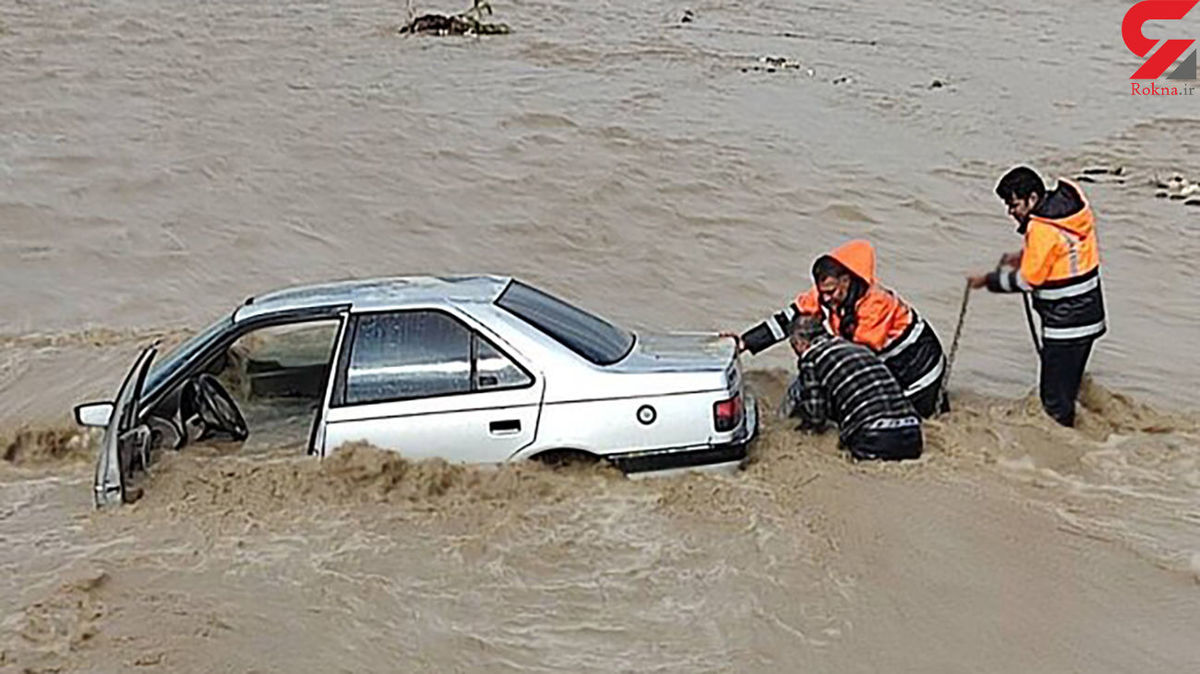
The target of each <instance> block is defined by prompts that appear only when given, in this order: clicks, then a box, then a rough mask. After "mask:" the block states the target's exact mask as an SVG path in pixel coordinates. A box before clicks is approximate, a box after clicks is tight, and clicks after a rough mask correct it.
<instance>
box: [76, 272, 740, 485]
mask: <svg viewBox="0 0 1200 674" xmlns="http://www.w3.org/2000/svg"><path fill="white" fill-rule="evenodd" d="M157 348H158V345H157V344H155V345H152V346H150V347H148V348H147V349H146V350H145V351H143V352H142V354H141V355H140V356H139V357H138V359H137V362H136V363H135V364H134V366H133V369H132V370H130V372H129V374H128V375H127V376H126V378H125V381H124V383H123V384H122V386H121V388H120V389H119V391H118V393H117V396H116V398H115V399H114V401H112V402H101V403H88V404H84V405H80V406H78V407H76V408H75V417H76V420H77V421H78V423H80V424H82V425H86V426H104V427H106V429H107V430H106V432H105V434H104V439H103V442H102V446H101V450H100V455H99V459H98V461H97V465H96V479H95V500H96V505H97V506H103V505H107V504H112V503H120V502H125V501H129V500H132V499H133V498H134V497H135V494H137V493H140V492H138V491H137V490H136V489H135V488H133V487H132V486H131V485H130V479H131V476H132V475H133V473H135V472H136V471H140V470H145V469H146V468H147V467H148V466H149V464H150V463H151V461H152V457H153V455H154V453H155V452H156V451H158V450H162V449H180V448H182V447H183V446H184V445H185V444H187V443H189V442H197V441H201V440H204V439H206V438H209V437H223V438H225V439H232V440H234V441H238V442H241V441H245V440H246V439H247V438H248V437H249V436H250V434H251V433H256V434H257V433H260V431H261V432H263V433H267V434H271V433H275V432H277V431H278V428H279V427H280V423H279V421H280V419H283V420H285V421H286V420H288V419H291V420H293V421H297V420H298V424H293V426H295V425H298V426H299V429H296V428H293V431H294V432H296V431H298V433H296V434H298V435H299V436H300V438H301V442H302V443H303V445H304V446H305V447H306V448H307V451H308V453H309V454H313V455H316V456H320V457H324V456H327V455H328V454H329V453H330V452H333V451H334V450H336V448H337V447H339V446H341V445H343V444H345V443H348V442H353V441H365V442H368V443H370V444H372V445H375V446H377V447H380V448H382V449H388V450H394V451H397V452H400V453H402V454H403V455H404V456H406V457H411V458H414V459H420V458H426V457H441V458H444V459H447V460H450V461H459V462H483V463H499V462H504V461H514V460H520V459H530V458H533V459H542V460H548V461H559V460H564V459H572V458H580V457H583V458H594V459H598V460H605V461H609V462H611V463H612V464H614V465H615V466H617V467H618V468H620V469H621V470H622V471H624V472H625V473H627V474H630V475H640V474H649V473H661V472H670V471H677V470H682V469H696V468H731V467H736V466H738V465H740V464H741V462H743V460H744V459H745V457H746V446H747V443H749V442H750V440H751V439H752V438H753V437H754V435H755V433H756V430H757V411H756V407H755V404H754V400H753V399H752V398H751V397H749V395H748V394H747V393H746V392H745V391H744V389H743V381H742V372H741V367H740V364H739V361H738V357H737V349H736V346H735V344H734V342H733V340H731V339H727V338H720V337H717V336H716V335H712V334H672V335H666V334H664V335H656V334H635V333H632V332H629V331H627V330H623V329H621V328H619V327H617V326H615V325H613V324H612V323H610V322H608V321H606V320H604V319H602V318H599V317H597V316H595V315H593V314H590V313H588V312H586V311H583V310H582V309H579V308H577V307H575V306H572V305H571V304H569V303H567V302H565V301H563V300H560V299H557V298H555V297H553V296H551V295H549V294H547V293H545V292H542V291H540V290H538V289H536V288H534V287H532V286H529V285H527V284H525V283H522V282H521V281H518V280H514V279H510V278H499V277H492V276H470V277H454V278H429V277H405V278H386V279H375V280H363V281H348V282H339V283H330V284H325V285H315V286H308V287H301V288H294V289H289V290H282V291H278V292H273V293H270V294H267V295H263V296H261V297H252V298H250V299H248V300H246V302H245V304H244V305H242V306H240V307H238V309H237V310H236V311H234V312H233V314H232V315H229V316H225V317H223V318H221V319H220V320H218V321H217V322H216V323H213V324H212V325H211V326H209V327H208V328H206V329H205V330H203V331H201V332H199V333H198V334H196V335H195V336H193V337H191V338H190V339H189V340H187V341H186V342H184V343H183V344H181V345H180V346H178V347H177V348H175V349H174V350H173V351H172V352H171V353H170V354H169V355H167V356H166V357H165V358H163V359H162V360H160V361H158V362H157V364H155V363H154V358H155V355H156V353H157ZM297 411H299V414H297ZM248 418H249V420H250V422H249V423H248V422H247V419H248ZM284 425H286V423H285V424H284ZM275 441H277V442H286V439H283V438H280V439H277V440H275Z"/></svg>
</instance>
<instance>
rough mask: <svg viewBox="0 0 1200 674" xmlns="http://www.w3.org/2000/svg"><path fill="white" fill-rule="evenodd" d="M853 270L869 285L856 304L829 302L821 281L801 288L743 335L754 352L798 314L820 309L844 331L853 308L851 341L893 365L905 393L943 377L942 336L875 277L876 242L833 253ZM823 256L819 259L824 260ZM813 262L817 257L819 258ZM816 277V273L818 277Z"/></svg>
mask: <svg viewBox="0 0 1200 674" xmlns="http://www.w3.org/2000/svg"><path fill="white" fill-rule="evenodd" d="M828 257H831V258H833V259H834V260H836V261H837V262H838V263H840V264H841V265H842V266H843V267H845V268H846V269H848V270H849V271H850V273H852V274H854V275H855V276H857V277H858V278H859V279H861V280H862V281H863V282H864V283H865V284H866V287H867V289H866V291H865V292H864V293H863V295H862V297H860V298H859V299H858V301H857V302H855V303H854V306H853V307H849V308H846V307H826V306H824V305H822V304H821V302H820V294H819V293H818V291H817V289H816V287H815V286H814V287H813V288H811V289H809V290H808V291H807V292H804V293H801V294H800V295H798V296H797V297H796V300H795V301H794V302H793V303H792V304H790V305H788V306H787V307H784V309H783V310H782V311H779V312H777V313H776V314H774V315H773V316H772V317H771V318H768V319H767V320H765V321H763V322H762V323H759V324H758V325H756V326H755V327H754V328H751V329H750V330H748V331H747V332H746V333H745V334H743V335H742V341H743V342H744V343H745V345H746V348H747V349H749V350H750V352H751V353H758V352H759V351H762V350H763V349H766V348H767V347H769V346H771V345H772V344H775V343H777V342H779V341H781V340H783V339H784V338H785V337H786V335H787V330H788V326H789V325H790V324H791V321H792V320H793V319H794V318H795V317H796V316H797V315H798V314H814V315H816V314H820V315H823V316H824V317H825V321H826V327H827V328H829V331H830V332H831V333H832V334H834V335H842V326H843V323H844V322H845V321H846V320H848V318H849V313H850V312H851V311H852V312H853V313H854V314H855V315H856V316H857V324H856V325H855V327H854V332H853V334H852V335H848V336H847V335H842V336H844V337H848V338H849V339H850V340H851V341H853V342H856V343H858V344H862V345H864V346H867V347H870V348H871V350H873V351H875V353H876V354H878V355H879V357H880V358H881V359H882V360H883V361H884V363H885V364H887V366H888V369H890V370H892V374H893V375H895V377H896V379H897V381H899V382H900V387H901V388H902V389H904V392H905V395H909V396H912V395H914V394H917V393H920V392H922V391H924V390H925V389H926V388H928V387H929V386H932V385H934V384H936V383H937V382H938V381H940V378H941V375H942V371H943V370H944V368H945V357H944V354H943V352H942V346H941V342H940V341H939V340H938V338H937V335H936V334H935V333H934V331H933V328H932V326H929V325H928V324H927V323H926V322H925V321H924V320H923V319H922V318H921V317H920V316H919V315H918V314H917V312H916V311H915V310H914V309H913V308H912V307H911V306H910V305H909V304H908V303H907V302H905V301H904V300H903V299H902V298H901V297H900V296H899V295H898V294H896V293H895V292H894V291H892V290H891V289H889V288H886V287H884V286H883V285H882V284H880V283H879V281H878V279H877V278H876V277H875V248H874V247H873V246H872V245H871V243H870V242H869V241H864V240H861V239H859V240H855V241H850V242H848V243H845V244H843V245H841V246H838V247H837V248H835V249H834V250H832V251H830V252H829V253H828ZM820 259H821V258H818V259H817V262H820ZM813 266H814V268H815V267H816V263H814V265H813ZM813 280H814V282H815V281H816V278H815V276H814V278H813Z"/></svg>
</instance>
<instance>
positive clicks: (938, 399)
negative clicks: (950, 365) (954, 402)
mask: <svg viewBox="0 0 1200 674" xmlns="http://www.w3.org/2000/svg"><path fill="white" fill-rule="evenodd" d="M945 377H946V373H945V372H943V373H942V376H940V377H938V379H937V381H935V382H934V383H933V384H930V385H929V386H926V387H925V388H923V389H921V390H920V391H917V392H916V393H914V394H913V395H910V396H908V402H910V403H912V406H913V407H914V408H915V409H916V410H917V414H919V415H921V418H922V419H928V418H929V417H932V416H933V415H935V414H945V413H947V412H949V411H950V399H949V398H948V397H947V396H946V392H945V391H943V390H942V380H943V379H945Z"/></svg>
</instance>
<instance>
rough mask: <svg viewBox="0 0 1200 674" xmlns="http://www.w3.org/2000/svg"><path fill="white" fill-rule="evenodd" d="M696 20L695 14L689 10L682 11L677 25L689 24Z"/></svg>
mask: <svg viewBox="0 0 1200 674" xmlns="http://www.w3.org/2000/svg"><path fill="white" fill-rule="evenodd" d="M695 20H696V14H695V12H693V11H692V10H690V9H685V10H683V16H682V17H681V18H680V19H679V23H691V22H693V21H695Z"/></svg>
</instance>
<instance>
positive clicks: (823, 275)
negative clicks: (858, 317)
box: [813, 255, 854, 307]
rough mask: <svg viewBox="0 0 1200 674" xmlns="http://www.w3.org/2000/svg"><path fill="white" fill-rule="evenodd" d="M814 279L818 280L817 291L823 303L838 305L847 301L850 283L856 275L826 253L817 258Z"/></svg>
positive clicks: (832, 305)
mask: <svg viewBox="0 0 1200 674" xmlns="http://www.w3.org/2000/svg"><path fill="white" fill-rule="evenodd" d="M813 280H815V281H816V282H817V293H818V294H819V295H820V299H821V304H823V305H825V306H827V307H838V306H841V305H842V302H844V301H846V296H847V295H849V294H850V285H851V284H852V283H853V282H854V275H853V274H851V273H850V270H849V269H846V267H845V266H843V265H842V264H841V263H840V262H838V261H837V260H835V259H833V258H832V257H830V256H828V255H825V256H822V257H820V258H819V259H817V263H816V264H815V265H813Z"/></svg>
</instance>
